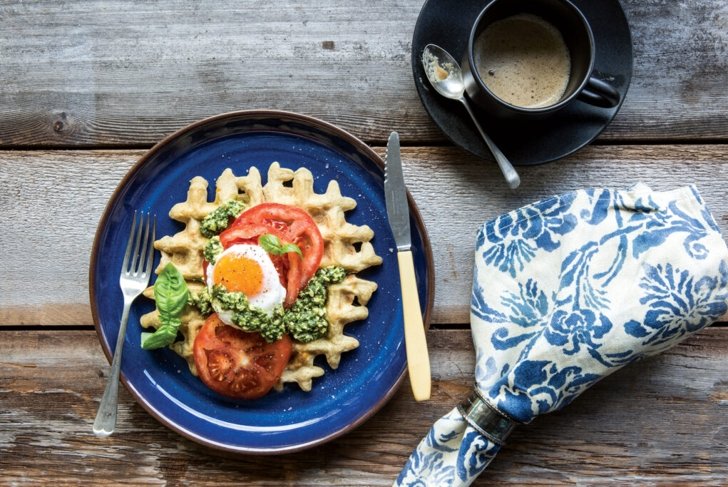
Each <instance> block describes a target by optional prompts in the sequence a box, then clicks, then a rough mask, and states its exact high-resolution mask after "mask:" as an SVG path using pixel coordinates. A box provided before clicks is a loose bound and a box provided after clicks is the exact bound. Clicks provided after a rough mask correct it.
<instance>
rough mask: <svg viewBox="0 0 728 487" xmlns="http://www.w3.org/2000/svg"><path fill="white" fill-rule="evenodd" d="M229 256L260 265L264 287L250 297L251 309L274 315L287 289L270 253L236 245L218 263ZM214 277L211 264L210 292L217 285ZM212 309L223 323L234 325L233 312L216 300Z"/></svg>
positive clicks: (256, 248)
mask: <svg viewBox="0 0 728 487" xmlns="http://www.w3.org/2000/svg"><path fill="white" fill-rule="evenodd" d="M229 254H236V255H240V256H242V257H246V258H248V259H250V260H254V261H255V262H257V263H258V265H259V266H260V268H261V270H262V271H263V286H262V287H261V291H260V292H259V293H258V294H256V295H254V296H248V302H249V303H250V306H251V307H255V308H260V309H262V310H263V311H265V312H266V313H267V314H269V315H270V314H272V312H273V309H274V308H275V307H276V306H278V305H280V304H282V303H283V300H284V299H285V297H286V288H284V287H283V286H282V285H281V282H280V278H279V276H278V271H277V270H276V268H275V266H274V265H273V261H272V260H271V259H270V256H269V255H268V253H267V252H266V251H265V250H263V248H262V247H260V246H258V245H251V244H236V245H231V246H230V247H228V248H227V249H225V250H224V251H223V252H221V253H220V254H219V255H218V256H217V258H216V261H217V262H219V261H220V260H221V259H222V258H223V257H224V256H225V255H229ZM214 276H215V265H214V264H211V265H210V266H209V267H208V268H207V287H208V289H209V290H210V292H212V288H213V286H214V285H215V279H214ZM212 307H213V309H214V310H215V312H216V313H217V314H218V316H219V317H220V320H221V321H222V322H223V323H226V324H228V325H231V324H233V322H232V315H233V313H232V311H229V310H226V309H224V308H222V307H221V306H220V303H218V302H217V301H216V300H213V301H212Z"/></svg>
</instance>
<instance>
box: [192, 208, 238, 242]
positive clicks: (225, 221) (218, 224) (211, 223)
mask: <svg viewBox="0 0 728 487" xmlns="http://www.w3.org/2000/svg"><path fill="white" fill-rule="evenodd" d="M244 209H245V203H243V202H242V201H239V200H230V201H227V202H225V203H223V204H222V205H220V206H218V207H217V208H215V209H214V210H213V211H212V212H211V213H210V214H209V215H207V216H206V217H205V218H204V219H203V220H202V223H201V224H200V233H202V235H203V236H205V237H207V238H212V237H213V236H215V235H217V234H218V233H220V232H222V231H223V230H225V229H226V228H227V227H228V225H229V224H230V221H231V220H233V219H235V218H237V217H238V216H240V214H241V213H242V212H243V210H244Z"/></svg>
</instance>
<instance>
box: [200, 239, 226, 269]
mask: <svg viewBox="0 0 728 487" xmlns="http://www.w3.org/2000/svg"><path fill="white" fill-rule="evenodd" d="M222 251H223V248H222V244H221V243H220V237H218V236H214V237H212V238H211V239H210V240H208V241H207V244H206V245H205V248H204V250H203V251H202V256H203V257H204V258H205V260H206V261H207V262H209V263H210V264H214V263H215V262H217V256H218V255H220V254H221V253H222Z"/></svg>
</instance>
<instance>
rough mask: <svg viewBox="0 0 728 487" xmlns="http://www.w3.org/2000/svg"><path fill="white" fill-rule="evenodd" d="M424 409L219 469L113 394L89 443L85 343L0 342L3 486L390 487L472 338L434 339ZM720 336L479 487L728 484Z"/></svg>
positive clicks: (457, 390) (615, 387) (670, 360)
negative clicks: (106, 422)
mask: <svg viewBox="0 0 728 487" xmlns="http://www.w3.org/2000/svg"><path fill="white" fill-rule="evenodd" d="M429 341H430V343H431V345H432V365H433V377H434V387H433V398H432V400H431V401H428V402H425V403H416V402H415V401H414V400H413V399H412V398H411V395H410V393H409V389H408V385H407V384H405V385H404V386H403V387H402V389H401V390H400V391H399V392H398V393H397V395H396V396H395V398H394V399H393V400H392V402H391V403H390V404H388V405H387V406H385V408H384V409H383V410H381V411H380V412H379V413H378V414H376V415H375V416H374V417H373V418H372V419H371V420H369V421H368V422H367V423H365V424H364V425H363V426H362V427H360V428H358V429H357V430H354V431H353V432H351V433H349V434H347V435H345V436H344V437H342V438H340V439H338V440H336V441H334V442H332V443H329V444H326V445H323V446H321V447H318V448H315V449H313V450H309V451H304V452H300V453H297V454H292V455H286V456H275V457H248V456H240V457H224V456H222V455H220V454H218V453H217V452H214V451H212V450H207V449H205V448H203V447H200V446H198V445H196V444H195V443H192V442H190V441H188V440H186V439H184V438H182V437H180V436H178V435H176V434H175V433H172V432H171V431H169V430H167V429H166V428H164V427H163V426H161V425H160V424H158V423H157V422H156V421H155V420H154V419H153V418H152V417H151V416H149V415H148V414H147V413H146V412H145V411H144V410H143V409H142V408H141V407H140V406H138V405H137V404H136V403H135V402H133V400H132V399H131V398H130V396H129V395H128V394H127V393H126V391H122V394H121V405H120V411H119V413H120V416H119V425H118V430H117V433H116V434H114V435H113V436H111V437H109V438H107V439H100V438H96V437H95V436H93V434H91V423H92V422H93V417H94V415H95V411H96V407H97V406H98V398H99V397H100V395H101V393H102V390H103V387H104V384H105V380H106V372H107V366H106V361H105V359H104V357H103V354H102V352H101V349H100V347H99V345H98V342H97V341H96V337H95V335H94V333H93V332H92V331H53V332H46V331H33V332H31V331H17V332H15V331H7V330H6V331H1V330H0V368H2V370H3V374H2V375H0V472H1V473H0V479H2V480H1V481H2V482H3V483H8V484H11V485H25V484H30V483H39V482H43V481H45V482H46V483H49V484H51V483H52V484H59V483H61V484H76V483H78V482H81V481H83V482H91V483H93V484H98V483H101V482H107V481H109V482H114V483H127V484H137V485H138V484H142V483H144V484H147V483H149V484H156V483H160V484H162V483H165V482H167V483H168V484H173V485H178V484H191V485H203V484H204V485H212V484H215V485H219V484H220V483H226V482H235V483H237V484H245V485H250V484H252V483H256V485H300V486H315V485H347V486H351V485H367V486H374V485H391V482H392V480H393V479H394V477H395V476H396V475H397V473H398V472H399V469H400V468H401V467H402V465H403V464H404V462H405V460H406V458H407V456H408V455H409V453H410V452H411V450H412V449H413V448H414V447H415V446H416V444H417V443H418V442H419V440H420V439H421V438H422V436H424V435H425V434H426V432H427V430H428V428H429V426H430V424H431V423H432V422H433V421H434V420H435V419H436V418H438V417H440V416H441V415H442V414H444V413H446V412H447V411H448V410H449V409H450V408H451V407H453V406H454V405H455V404H456V403H457V402H458V401H459V400H460V399H461V398H463V397H464V395H466V394H467V393H468V389H469V387H470V384H471V382H472V380H473V379H472V371H473V368H474V363H473V352H472V343H471V340H470V333H469V332H468V331H464V330H460V331H457V330H449V331H445V330H439V331H430V333H429ZM727 353H728V330H726V329H715V328H714V329H709V330H705V331H703V332H701V333H700V334H699V335H697V336H696V337H693V338H691V339H689V340H688V341H687V342H686V343H685V344H683V345H680V346H679V347H677V348H676V349H674V350H673V351H671V352H669V353H667V354H665V355H663V356H661V357H657V358H653V359H650V360H647V361H645V362H643V363H641V364H636V365H634V366H632V367H631V368H628V369H625V370H624V371H622V372H620V373H618V374H616V375H614V376H612V377H610V378H607V379H606V380H604V381H603V382H602V383H600V384H598V385H597V386H595V387H594V388H593V389H592V390H591V391H588V392H587V393H585V394H584V396H582V397H581V398H580V399H578V400H577V401H576V402H575V403H574V404H572V405H571V406H569V408H568V409H567V410H566V411H563V412H561V413H556V414H552V415H550V416H548V417H544V418H541V419H540V420H538V421H537V422H535V423H534V424H533V425H529V426H526V427H523V428H522V429H520V430H516V432H515V433H514V434H513V436H512V437H511V440H510V444H509V446H507V447H506V448H505V450H504V451H503V452H501V454H500V455H499V456H498V458H497V459H496V460H495V462H494V463H493V464H492V466H491V468H490V470H489V471H488V473H487V474H486V475H484V476H483V477H482V478H481V479H480V480H479V481H478V482H476V484H475V485H545V484H549V485H574V484H577V485H586V484H588V485H595V484H601V483H607V482H617V483H622V484H630V485H635V484H642V485H654V484H656V483H660V484H662V483H665V484H677V483H681V482H688V483H691V484H693V485H694V484H698V483H699V484H701V485H720V484H722V483H724V482H725V479H726V478H728V445H727V444H726V441H725V439H726V427H725V426H724V424H725V415H726V412H727V409H726V408H727V407H728V381H727V380H726V378H725V356H726V354H727Z"/></svg>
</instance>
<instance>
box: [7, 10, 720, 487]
mask: <svg viewBox="0 0 728 487" xmlns="http://www.w3.org/2000/svg"><path fill="white" fill-rule="evenodd" d="M598 1H602V0H598ZM622 4H623V7H624V9H625V11H626V13H627V16H628V18H629V21H630V24H631V27H632V33H633V43H634V54H635V61H634V78H633V81H632V86H631V89H630V91H629V94H628V96H627V99H626V102H625V104H624V107H623V109H622V110H621V112H620V113H619V115H618V116H617V117H616V119H615V120H614V122H613V123H612V124H611V125H610V126H609V127H608V129H607V130H606V131H605V132H604V133H603V134H602V135H601V136H600V137H599V138H598V139H597V141H596V142H595V143H594V144H593V145H591V146H590V147H588V148H586V149H584V150H582V151H580V152H578V153H577V154H575V155H573V156H571V157H568V158H566V159H565V160H562V161H559V162H557V163H553V164H549V165H544V166H539V167H529V168H522V170H521V174H522V178H523V185H522V186H521V188H519V189H518V190H517V191H510V190H508V189H507V187H506V186H505V184H504V183H503V182H502V180H501V176H500V175H499V172H498V170H497V168H496V166H495V165H494V164H493V163H487V162H484V161H481V160H478V159H476V158H474V157H472V156H471V155H469V154H467V153H466V152H464V151H463V150H461V149H459V148H457V147H454V146H452V144H450V143H449V142H448V141H447V139H446V138H445V137H444V136H443V135H442V134H441V133H440V131H439V130H438V129H437V127H436V126H435V125H434V124H433V123H432V122H431V121H430V119H429V118H428V116H427V114H426V112H425V111H424V109H423V107H422V105H421V104H420V102H419V99H418V97H417V94H416V91H415V87H414V83H413V79H412V74H411V68H410V47H411V38H412V32H413V29H414V24H415V21H416V19H417V15H418V12H419V10H420V8H421V6H422V0H398V1H395V2H382V1H374V0H338V1H336V2H330V1H322V0H309V1H307V2H294V1H284V0H280V1H273V2H261V1H255V2H254V1H221V0H218V1H215V2H208V1H201V2H172V1H169V0H165V1H158V2H144V1H136V2H131V1H120V0H118V1H72V0H69V1H64V2H56V1H34V2H14V1H9V0H6V1H3V2H1V3H0V183H1V184H0V214H2V231H1V232H0V249H1V250H2V251H1V252H0V269H2V273H3V279H2V284H0V483H2V484H9V485H26V484H30V483H35V482H41V481H44V482H47V483H53V484H58V483H60V484H76V483H80V482H82V481H83V482H86V481H88V482H90V483H91V485H94V484H97V483H100V482H105V481H108V482H113V483H119V484H122V483H123V484H147V483H149V484H169V485H177V484H192V485H198V484H215V485H217V484H220V483H236V484H241V485H271V486H272V485H276V486H277V485H317V486H320V485H366V486H369V485H391V482H392V481H393V479H394V478H395V477H396V475H397V474H398V472H399V470H400V469H401V467H402V466H403V464H404V462H405V460H406V459H407V456H408V455H409V453H410V452H411V451H412V449H413V448H414V447H415V446H416V444H417V443H418V441H419V440H420V438H422V437H423V435H425V434H426V433H427V431H428V429H429V427H430V425H431V424H432V422H433V421H434V420H435V419H436V418H438V417H440V416H441V415H442V414H444V413H445V412H447V411H448V410H449V409H450V408H451V407H452V406H454V405H455V404H456V403H457V402H458V401H459V400H461V399H462V398H463V397H464V396H465V395H466V394H467V393H468V391H469V388H470V384H471V383H472V381H473V366H474V362H473V349H472V342H471V339H470V333H469V331H468V324H467V323H468V300H469V299H468V298H469V287H470V284H471V283H470V279H471V268H472V252H473V247H474V233H475V230H476V228H477V226H478V225H479V224H480V223H481V222H483V221H484V220H486V219H489V218H492V217H494V216H497V215H498V214H500V213H503V212H505V211H507V210H510V209H513V208H516V207H518V206H520V205H523V204H526V203H529V202H531V201H533V200H536V199H539V198H542V197H545V196H548V195H551V194H556V193H561V192H565V191H569V190H573V189H577V188H582V187H586V186H610V187H615V188H624V187H627V186H630V185H631V184H632V183H634V182H637V181H644V182H646V183H648V184H650V185H651V186H652V187H653V188H654V189H658V190H665V189H670V188H674V187H676V186H680V185H684V184H688V183H694V184H696V185H697V186H698V188H699V189H700V191H701V192H702V194H703V196H704V199H705V200H706V201H707V203H708V205H709V206H710V208H711V209H712V211H713V213H714V215H715V217H716V220H717V221H718V223H719V225H721V226H722V228H724V229H725V228H728V200H726V197H725V186H726V181H727V180H728V154H727V152H728V151H727V150H726V149H727V147H728V146H726V143H727V142H728V4H726V2H724V1H722V0H683V1H680V2H672V1H652V0H651V1H646V0H624V1H622ZM251 108H275V109H283V110H290V111H295V112H300V113H303V114H307V115H312V116H315V117H319V118H322V119H324V120H326V121H328V122H331V123H333V124H336V125H338V126H340V127H342V128H343V129H346V130H348V131H350V132H352V133H353V134H355V135H356V136H358V137H360V138H361V139H363V140H364V141H365V142H367V143H368V144H370V145H371V146H372V147H374V148H375V149H376V150H377V151H378V152H380V153H381V152H383V145H384V142H385V140H386V136H387V135H388V134H389V132H390V131H391V130H397V131H399V133H400V134H401V137H402V140H403V143H404V146H405V147H404V149H403V159H404V164H405V177H406V179H407V181H408V184H409V187H410V189H411V191H412V194H413V195H414V198H415V200H416V201H417V204H418V206H419V208H420V210H421V212H422V215H423V217H424V220H425V223H426V225H427V228H428V230H429V232H430V237H431V241H432V249H433V252H434V258H435V272H436V289H437V293H436V298H435V307H434V313H433V321H432V326H431V329H430V331H429V333H428V340H429V344H430V349H431V359H432V372H433V395H432V400H430V401H429V402H426V403H415V402H414V400H413V399H412V397H411V394H410V392H409V385H408V383H405V384H404V385H403V387H402V388H401V389H400V390H399V391H398V393H397V394H396V396H395V397H394V399H393V400H392V401H391V402H390V403H389V404H387V405H386V406H385V407H384V408H383V409H382V410H381V411H380V412H379V413H377V414H376V415H375V416H374V417H373V418H372V419H370V420H369V421H368V422H366V423H365V424H364V425H363V426H361V427H359V428H358V429H356V430H354V431H353V432H351V433H349V434H347V435H345V436H344V437H342V438H340V439H337V440H335V441H333V442H331V443H328V444H325V445H323V446H320V447H317V448H314V449H311V450H307V451H304V452H301V453H296V454H290V455H284V456H264V457H258V456H256V457H249V456H237V457H229V456H223V455H221V454H219V453H217V452H216V451H212V450H209V449H207V448H204V447H201V446H199V445H197V444H196V443H193V442H191V441H188V440H186V439H184V438H182V437H180V436H178V435H177V434H176V433H173V432H171V431H170V430H168V429H167V428H165V427H164V426H162V425H161V424H159V423H158V422H157V421H156V420H155V419H153V418H152V417H151V416H149V415H148V414H147V413H146V412H145V411H144V410H143V409H142V408H141V407H140V406H139V405H137V404H136V403H135V402H134V401H133V400H132V398H131V397H130V395H129V394H128V393H127V392H126V391H125V390H122V392H121V405H120V416H119V423H118V431H117V433H115V434H114V435H113V436H111V437H109V438H105V439H101V438H96V437H95V436H94V435H93V434H92V433H91V424H92V422H93V418H94V415H95V413H96V408H97V406H98V401H99V398H100V396H101V393H102V391H103V388H104V385H105V382H106V377H107V373H108V364H107V361H106V359H105V357H104V355H103V353H102V351H101V347H100V345H99V343H98V340H97V338H96V334H95V332H94V329H93V322H92V319H91V313H90V307H89V302H88V262H89V253H90V248H91V244H92V240H93V236H94V232H95V230H96V225H97V222H98V219H99V217H100V215H101V212H102V211H103V209H104V206H105V204H106V202H107V200H108V198H109V197H110V195H111V193H112V192H113V190H114V188H115V187H116V185H117V184H118V183H119V181H120V179H121V178H122V176H123V175H124V174H125V172H126V171H127V170H128V169H129V168H130V167H131V166H132V164H133V163H134V162H135V161H136V160H137V159H138V158H139V157H140V156H141V155H142V154H143V153H144V152H145V150H146V149H148V148H149V147H150V146H151V145H152V144H154V143H155V142H156V141H158V140H159V139H160V138H162V137H164V136H165V135H167V134H169V133H170V132H172V131H174V130H176V129H178V128H180V127H182V126H184V125H186V124H188V123H190V122H192V121H195V120H198V119H201V118H203V117H206V116H209V115H213V114H217V113H220V112H226V111H231V110H239V109H251ZM524 143H526V144H527V143H528V141H527V140H524ZM602 483H617V484H629V485H635V484H642V485H672V484H680V483H691V484H702V485H721V484H728V327H725V326H721V325H720V324H716V325H714V326H712V327H711V328H709V329H706V330H704V331H703V332H701V333H699V334H698V335H696V336H695V337H693V338H691V339H689V340H687V341H686V342H684V343H683V344H682V345H680V346H678V347H676V348H675V349H673V350H672V351H670V352H668V353H666V354H664V355H662V356H659V357H656V358H653V359H650V360H647V361H645V362H643V363H640V364H637V365H635V366H633V367H631V368H628V369H625V370H624V371H621V372H620V373H618V374H616V375H614V376H612V377H610V378H608V379H606V380H605V381H603V382H602V383H600V384H599V385H597V386H595V387H594V388H593V389H591V390H590V391H588V392H587V393H585V394H584V395H583V396H582V397H581V398H579V399H578V400H577V401H576V402H575V403H574V404H573V405H571V406H570V407H568V408H567V409H566V410H565V411H563V412H560V413H556V414H553V415H550V416H547V417H542V418H540V419H539V420H538V421H536V422H535V423H534V424H533V425H530V426H527V427H523V428H521V429H519V430H517V431H516V432H515V433H514V434H513V436H512V437H511V441H510V444H509V445H508V446H507V447H506V448H505V449H504V451H502V452H501V453H500V454H499V456H498V457H497V459H496V460H495V461H494V463H493V464H492V466H491V467H490V468H489V470H488V471H487V472H486V474H484V475H483V476H482V477H481V478H480V479H479V480H478V481H477V482H476V485H492V484H503V485H543V484H555V485H574V484H577V485H594V484H602Z"/></svg>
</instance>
